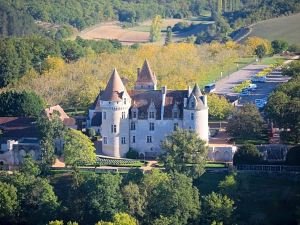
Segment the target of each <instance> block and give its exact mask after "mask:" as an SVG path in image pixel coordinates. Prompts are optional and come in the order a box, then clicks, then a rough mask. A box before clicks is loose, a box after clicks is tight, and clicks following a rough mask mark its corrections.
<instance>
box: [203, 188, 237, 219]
mask: <svg viewBox="0 0 300 225" xmlns="http://www.w3.org/2000/svg"><path fill="white" fill-rule="evenodd" d="M202 199H203V204H202V217H201V222H202V223H201V224H207V225H211V224H212V223H213V222H214V223H217V224H218V223H220V222H223V223H224V224H232V219H231V216H232V213H233V211H234V207H233V204H234V201H233V200H231V199H230V198H228V197H227V196H226V195H224V196H223V195H221V194H217V193H215V192H212V193H211V194H209V195H207V196H204V197H203V198H202Z"/></svg>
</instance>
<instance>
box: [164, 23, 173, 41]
mask: <svg viewBox="0 0 300 225" xmlns="http://www.w3.org/2000/svg"><path fill="white" fill-rule="evenodd" d="M171 42H172V27H171V26H168V27H167V34H166V39H165V45H168V44H170V43H171Z"/></svg>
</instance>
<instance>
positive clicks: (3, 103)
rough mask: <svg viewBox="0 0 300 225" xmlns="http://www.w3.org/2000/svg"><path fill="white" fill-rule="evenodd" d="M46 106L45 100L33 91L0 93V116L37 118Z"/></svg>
mask: <svg viewBox="0 0 300 225" xmlns="http://www.w3.org/2000/svg"><path fill="white" fill-rule="evenodd" d="M44 106H45V102H44V100H43V99H42V98H41V97H39V96H38V95H37V94H36V93H34V92H32V91H22V92H15V91H7V92H3V93H0V116H28V117H37V116H38V115H39V114H40V113H41V112H42V110H43V109H44Z"/></svg>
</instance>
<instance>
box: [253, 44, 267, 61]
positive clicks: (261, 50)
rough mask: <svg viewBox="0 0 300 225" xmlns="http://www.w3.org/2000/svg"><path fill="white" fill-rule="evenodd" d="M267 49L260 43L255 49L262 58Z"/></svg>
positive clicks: (256, 53)
mask: <svg viewBox="0 0 300 225" xmlns="http://www.w3.org/2000/svg"><path fill="white" fill-rule="evenodd" d="M266 52H267V49H266V47H265V46H264V45H258V46H257V47H256V49H255V55H257V57H258V58H260V59H262V58H263V57H264V56H265V55H266Z"/></svg>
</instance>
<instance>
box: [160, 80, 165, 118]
mask: <svg viewBox="0 0 300 225" xmlns="http://www.w3.org/2000/svg"><path fill="white" fill-rule="evenodd" d="M161 94H162V96H161V99H162V101H161V109H160V119H161V120H163V119H164V113H165V103H166V95H167V86H164V87H162V88H161Z"/></svg>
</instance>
